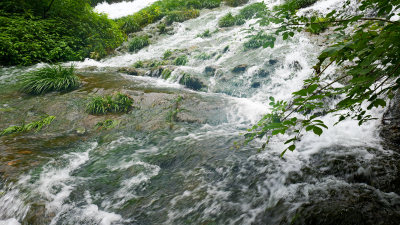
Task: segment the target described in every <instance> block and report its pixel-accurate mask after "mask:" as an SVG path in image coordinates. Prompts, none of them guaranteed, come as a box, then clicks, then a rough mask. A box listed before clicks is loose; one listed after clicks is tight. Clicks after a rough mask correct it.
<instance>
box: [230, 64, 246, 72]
mask: <svg viewBox="0 0 400 225" xmlns="http://www.w3.org/2000/svg"><path fill="white" fill-rule="evenodd" d="M247 67H248V65H247V64H241V65H238V66H235V68H233V70H232V72H234V73H244V72H245V71H246V69H247Z"/></svg>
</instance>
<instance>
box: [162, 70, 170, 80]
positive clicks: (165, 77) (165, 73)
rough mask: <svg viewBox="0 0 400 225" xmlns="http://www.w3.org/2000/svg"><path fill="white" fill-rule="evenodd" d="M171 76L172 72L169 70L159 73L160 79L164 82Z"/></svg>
mask: <svg viewBox="0 0 400 225" xmlns="http://www.w3.org/2000/svg"><path fill="white" fill-rule="evenodd" d="M171 74H172V70H170V69H164V70H163V71H162V73H161V78H162V79H164V80H168V78H170V77H171Z"/></svg>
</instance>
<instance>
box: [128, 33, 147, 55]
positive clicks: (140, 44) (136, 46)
mask: <svg viewBox="0 0 400 225" xmlns="http://www.w3.org/2000/svg"><path fill="white" fill-rule="evenodd" d="M149 44H150V41H149V37H147V36H136V37H134V38H133V39H132V40H131V42H129V51H130V52H137V51H139V50H140V49H142V48H144V47H146V46H148V45H149Z"/></svg>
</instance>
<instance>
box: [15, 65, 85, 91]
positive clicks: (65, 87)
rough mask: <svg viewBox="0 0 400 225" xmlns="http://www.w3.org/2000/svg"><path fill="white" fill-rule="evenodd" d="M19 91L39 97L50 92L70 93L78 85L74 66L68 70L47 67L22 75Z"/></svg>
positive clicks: (59, 67) (58, 66) (58, 67)
mask: <svg viewBox="0 0 400 225" xmlns="http://www.w3.org/2000/svg"><path fill="white" fill-rule="evenodd" d="M21 84H22V85H21V88H20V90H21V91H22V92H24V93H27V94H32V95H40V94H45V93H48V92H52V91H62V92H65V91H71V90H73V89H76V88H77V87H79V85H80V80H79V77H78V76H77V75H76V74H75V68H74V66H72V65H71V66H70V67H68V68H65V67H62V66H60V65H57V66H47V67H44V68H41V69H38V70H35V71H32V72H29V73H27V74H25V75H23V77H22V79H21Z"/></svg>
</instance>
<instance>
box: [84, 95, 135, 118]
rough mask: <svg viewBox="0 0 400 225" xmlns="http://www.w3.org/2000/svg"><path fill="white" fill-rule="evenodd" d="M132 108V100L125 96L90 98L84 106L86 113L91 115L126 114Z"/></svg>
mask: <svg viewBox="0 0 400 225" xmlns="http://www.w3.org/2000/svg"><path fill="white" fill-rule="evenodd" d="M132 108H133V99H132V98H131V97H129V96H128V95H126V94H122V93H116V94H114V95H106V96H95V97H92V98H91V99H90V100H89V102H88V104H87V105H86V111H87V112H88V113H89V114H92V115H103V114H107V113H126V112H129V111H130V110H131V109H132Z"/></svg>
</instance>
